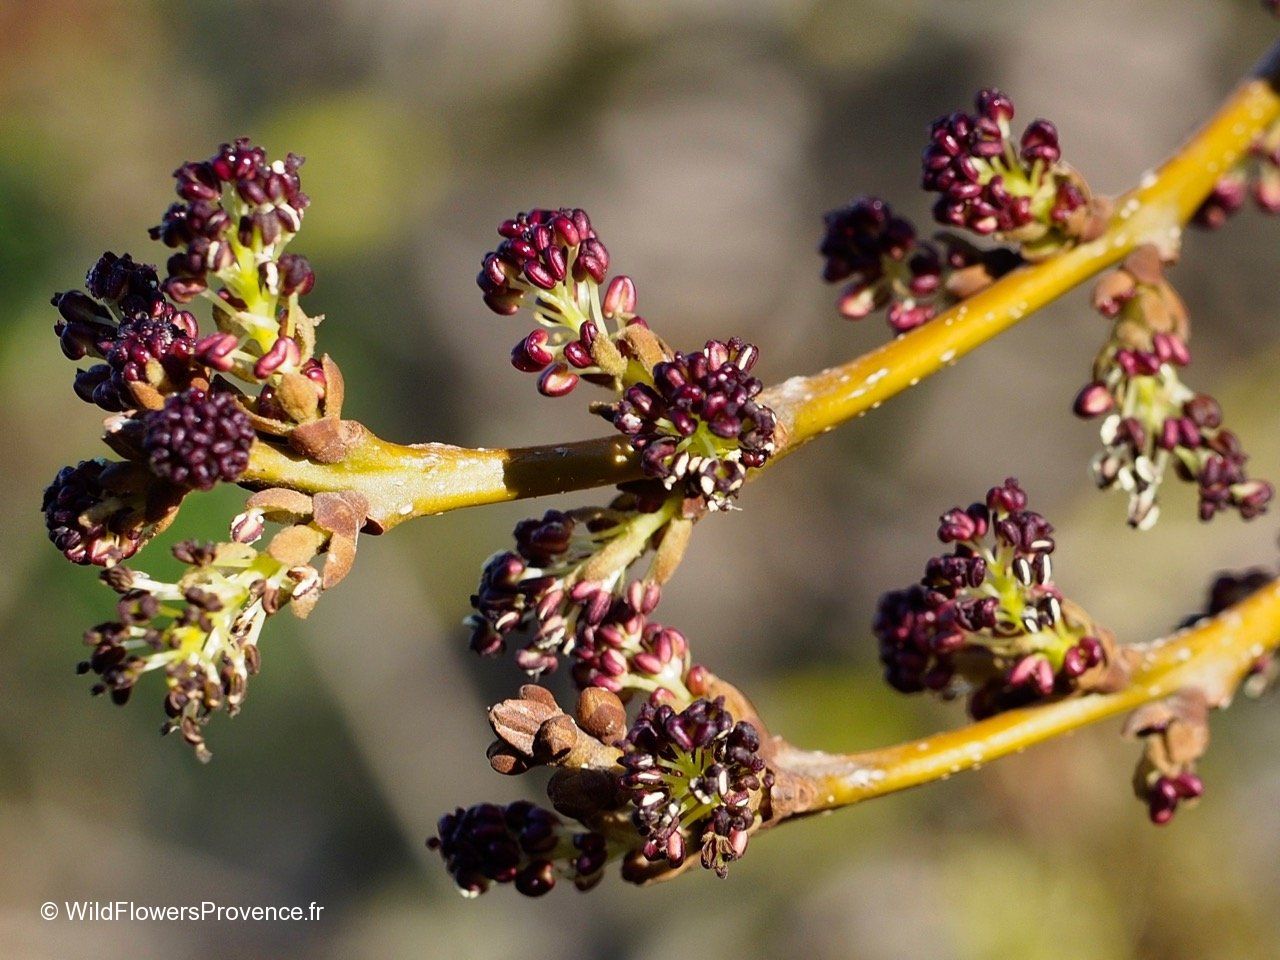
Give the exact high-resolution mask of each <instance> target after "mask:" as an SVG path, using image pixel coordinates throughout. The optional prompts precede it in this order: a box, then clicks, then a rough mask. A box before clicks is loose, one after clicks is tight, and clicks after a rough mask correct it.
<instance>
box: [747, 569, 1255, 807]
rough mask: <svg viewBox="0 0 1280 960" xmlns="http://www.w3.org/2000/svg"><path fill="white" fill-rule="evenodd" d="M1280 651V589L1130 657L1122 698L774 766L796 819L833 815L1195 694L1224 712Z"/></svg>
mask: <svg viewBox="0 0 1280 960" xmlns="http://www.w3.org/2000/svg"><path fill="white" fill-rule="evenodd" d="M1277 645H1280V583H1272V584H1269V585H1268V586H1266V587H1263V588H1262V589H1261V590H1259V591H1257V592H1256V593H1254V594H1253V595H1252V596H1250V597H1248V598H1247V599H1245V600H1243V601H1241V602H1240V603H1238V604H1236V605H1235V606H1233V607H1231V608H1229V609H1227V610H1226V611H1224V612H1223V613H1221V614H1219V615H1218V616H1216V617H1214V618H1212V619H1206V620H1203V621H1201V622H1200V623H1198V624H1196V626H1194V627H1192V628H1190V629H1188V630H1183V631H1180V632H1178V633H1175V634H1173V635H1172V636H1169V637H1165V638H1162V639H1159V640H1154V641H1152V642H1150V643H1146V644H1137V645H1134V646H1131V647H1127V648H1123V649H1124V650H1125V651H1126V654H1127V655H1129V656H1131V657H1132V658H1133V665H1134V669H1133V674H1132V676H1131V678H1130V681H1129V683H1128V684H1127V685H1126V686H1125V687H1124V689H1122V690H1119V691H1117V692H1115V693H1109V694H1087V695H1085V696H1081V697H1075V698H1069V699H1064V700H1060V701H1058V702H1056V703H1051V704H1046V705H1042V706H1032V707H1024V708H1022V709H1017V710H1009V711H1007V712H1005V713H1001V714H998V715H996V716H994V717H991V718H990V719H987V720H982V721H979V722H977V723H972V724H969V725H968V726H965V727H962V728H960V729H957V730H950V731H947V732H945V733H940V734H935V735H933V736H930V737H926V738H924V739H921V740H912V741H908V742H906V743H900V744H897V745H895V746H891V747H884V748H881V749H876V750H868V751H865V752H861V753H853V754H827V753H822V752H819V751H803V750H798V749H796V748H794V747H791V746H790V745H787V744H785V743H780V744H779V746H778V750H777V753H776V754H775V755H774V756H773V758H772V764H773V765H774V767H775V768H776V769H777V770H778V771H780V773H785V774H789V775H791V776H792V777H794V778H795V780H796V781H797V783H799V784H801V785H802V788H801V795H799V796H797V797H796V798H795V800H794V801H793V803H794V806H793V807H792V809H791V810H789V811H788V813H789V815H798V814H803V813H815V812H818V811H821V810H833V809H836V808H839V807H845V806H849V805H851V804H855V803H860V802H861V801H863V800H869V799H871V798H873V797H879V796H883V795H885V794H888V793H896V792H897V791H899V790H906V789H907V788H908V787H914V786H919V785H920V784H923V783H929V782H931V781H934V780H942V779H946V778H947V777H949V776H951V775H952V774H955V773H959V772H961V771H962V770H970V769H974V768H976V767H978V766H979V765H980V764H984V763H989V762H990V761H992V760H997V759H999V758H1001V757H1006V756H1008V755H1009V754H1012V753H1017V752H1019V751H1021V750H1024V749H1025V748H1027V747H1030V746H1033V745H1035V744H1037V743H1042V742H1044V741H1045V740H1050V739H1052V738H1054V737H1058V736H1061V735H1063V734H1065V733H1069V732H1071V731H1072V730H1077V729H1079V728H1081V727H1084V726H1087V725H1089V724H1091V723H1096V722H1097V721H1099V720H1105V719H1106V718H1108V717H1113V716H1115V715H1117V714H1120V713H1124V712H1126V711H1128V710H1132V709H1134V708H1135V707H1138V706H1141V705H1142V704H1144V703H1150V702H1152V701H1155V700H1160V699H1163V698H1164V697H1167V696H1169V695H1170V694H1173V693H1176V692H1177V691H1179V690H1182V689H1184V688H1187V687H1198V688H1200V689H1202V690H1203V691H1204V692H1205V693H1206V695H1207V696H1208V699H1209V701H1210V702H1211V703H1216V704H1221V705H1225V704H1226V703H1227V702H1228V701H1229V700H1230V699H1231V696H1232V695H1233V693H1234V692H1235V690H1236V687H1237V686H1239V684H1240V681H1241V679H1242V678H1243V677H1244V676H1245V674H1246V673H1247V672H1248V671H1249V669H1250V667H1251V666H1252V665H1253V664H1254V663H1256V662H1257V660H1258V658H1259V657H1262V656H1264V655H1265V654H1266V653H1268V652H1269V651H1272V650H1274V649H1275V648H1276V646H1277Z"/></svg>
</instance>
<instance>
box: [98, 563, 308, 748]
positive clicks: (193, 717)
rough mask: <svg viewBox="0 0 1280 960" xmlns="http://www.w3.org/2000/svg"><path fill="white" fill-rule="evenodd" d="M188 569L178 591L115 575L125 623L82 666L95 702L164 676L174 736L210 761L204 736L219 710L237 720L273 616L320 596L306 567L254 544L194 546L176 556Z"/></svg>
mask: <svg viewBox="0 0 1280 960" xmlns="http://www.w3.org/2000/svg"><path fill="white" fill-rule="evenodd" d="M173 553H174V556H175V557H177V558H178V559H179V560H180V561H182V562H183V563H185V564H187V569H186V572H185V573H184V574H183V575H182V576H181V577H180V578H179V579H178V580H176V581H174V582H165V581H160V580H156V579H153V578H152V577H150V576H148V575H147V574H145V573H142V572H140V571H136V570H132V569H129V568H127V567H125V566H115V567H112V568H111V569H109V570H107V571H105V572H104V573H103V580H104V581H105V582H106V583H107V585H108V586H110V587H111V588H112V589H114V590H115V591H116V592H117V593H119V594H120V601H119V603H118V604H117V619H116V620H114V621H111V622H107V623H102V624H99V625H98V626H96V627H94V628H93V629H91V630H89V631H88V632H87V633H86V634H85V643H86V644H88V645H89V646H90V647H92V648H93V652H92V653H91V654H90V656H89V658H88V659H87V660H86V661H84V662H83V663H82V664H81V665H80V670H81V672H83V673H89V672H92V673H94V674H97V676H98V682H97V683H96V684H95V686H94V688H93V692H94V693H109V694H110V696H111V698H112V700H114V701H115V702H116V703H119V704H123V703H126V702H127V701H128V700H129V697H130V694H131V693H132V691H133V688H134V686H135V685H136V684H137V682H138V680H139V679H140V678H141V677H142V676H143V675H144V674H146V673H149V672H151V671H159V672H161V673H162V674H163V676H164V678H165V684H166V686H167V688H168V693H167V695H166V697H165V712H166V713H167V715H168V717H169V719H168V722H167V723H166V724H165V728H164V731H163V732H165V733H169V732H173V731H178V732H179V733H180V734H181V736H182V738H183V739H184V740H185V741H186V742H187V743H189V744H190V745H191V746H192V747H193V748H194V749H195V751H196V755H197V757H199V758H200V759H201V760H207V759H209V757H210V753H209V750H208V748H207V747H206V745H205V741H204V734H203V728H204V725H205V724H206V723H207V722H208V720H209V718H210V717H211V716H212V715H213V714H214V713H215V712H217V711H219V710H225V711H227V712H228V713H229V714H231V715H234V714H235V713H237V712H238V711H239V709H240V705H241V703H242V702H243V700H244V696H245V689H246V684H247V681H248V678H249V676H250V675H252V674H255V673H257V672H258V666H259V663H260V658H259V653H258V636H259V634H260V633H261V631H262V626H263V623H264V622H265V621H266V619H267V617H269V616H270V615H272V614H274V613H275V612H276V611H277V610H279V609H280V608H281V607H282V606H283V605H284V604H286V603H287V602H289V601H290V600H295V601H299V600H302V599H303V598H304V597H306V596H308V595H310V594H313V593H316V592H318V591H319V589H320V577H319V574H318V573H317V572H316V571H315V569H314V568H313V567H311V566H308V565H306V564H297V565H290V564H288V563H285V562H283V561H281V560H279V559H277V558H276V557H274V556H273V555H272V554H271V552H269V551H268V552H263V553H260V552H258V551H256V550H254V549H253V548H252V547H249V546H247V545H245V544H240V543H220V544H200V543H196V542H194V541H184V542H182V543H179V544H177V545H176V546H175V547H174V549H173Z"/></svg>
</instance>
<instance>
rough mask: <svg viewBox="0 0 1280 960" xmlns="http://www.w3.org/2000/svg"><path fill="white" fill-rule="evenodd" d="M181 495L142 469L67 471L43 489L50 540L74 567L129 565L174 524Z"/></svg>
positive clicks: (113, 466) (85, 463) (112, 465)
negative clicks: (140, 550) (143, 547)
mask: <svg viewBox="0 0 1280 960" xmlns="http://www.w3.org/2000/svg"><path fill="white" fill-rule="evenodd" d="M181 499H182V491H181V490H178V489H175V488H174V487H173V486H171V485H170V484H167V483H163V482H160V481H159V480H158V479H157V478H156V477H155V476H154V475H153V474H152V473H151V472H150V471H148V470H147V469H146V468H145V467H144V466H142V465H141V464H137V463H122V462H118V461H110V460H104V459H97V460H82V461H81V462H80V463H78V464H76V465H75V466H74V467H70V466H68V467H63V468H62V469H61V470H60V471H59V472H58V475H57V476H56V477H54V479H53V482H52V483H51V484H49V486H48V487H47V488H46V489H45V492H44V502H43V504H42V509H43V512H44V518H45V526H46V527H47V528H48V531H49V539H50V540H51V541H52V542H53V545H54V546H55V547H57V548H58V550H59V551H61V553H62V555H63V556H64V557H66V558H67V559H68V560H70V561H71V562H72V563H78V564H95V565H97V566H110V565H111V564H114V563H119V562H120V561H121V560H127V559H128V558H129V557H131V556H133V555H134V554H135V553H137V552H138V550H139V549H141V547H142V545H143V544H144V543H146V542H147V541H148V540H150V539H151V538H152V537H153V536H155V535H156V534H157V533H158V532H160V530H162V529H163V528H164V527H165V526H166V525H167V524H168V522H169V521H170V520H171V519H172V518H173V515H174V513H175V512H176V510H177V507H178V503H179V501H180V500H181Z"/></svg>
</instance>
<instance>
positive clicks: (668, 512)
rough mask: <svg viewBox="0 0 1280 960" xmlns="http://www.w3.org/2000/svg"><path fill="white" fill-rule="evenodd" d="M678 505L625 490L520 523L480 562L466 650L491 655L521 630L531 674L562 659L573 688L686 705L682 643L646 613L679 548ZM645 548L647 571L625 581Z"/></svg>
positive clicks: (520, 655) (687, 669)
mask: <svg viewBox="0 0 1280 960" xmlns="http://www.w3.org/2000/svg"><path fill="white" fill-rule="evenodd" d="M642 507H645V508H647V507H653V509H642ZM677 507H678V503H677V501H675V500H672V499H667V500H662V501H659V502H658V504H656V505H652V504H637V503H636V502H635V501H634V498H631V497H628V496H625V495H624V496H622V497H620V498H618V500H616V501H615V504H614V506H612V507H609V508H594V507H586V508H580V509H577V510H571V511H567V512H561V511H559V510H549V511H547V513H546V514H544V515H543V516H542V517H541V518H540V519H529V520H524V521H521V522H520V523H519V524H517V525H516V529H515V549H514V550H506V551H502V552H500V553H497V554H494V555H493V556H492V557H490V558H489V560H488V561H487V562H486V564H485V567H484V570H483V572H482V573H481V578H480V585H479V587H478V588H477V591H476V593H475V594H474V595H473V596H472V597H471V605H472V607H473V608H474V610H475V612H474V613H473V614H472V615H471V616H469V617H468V618H467V620H466V621H465V623H466V625H467V626H468V627H470V628H471V631H472V633H471V648H472V649H473V650H475V651H476V652H477V653H480V654H481V655H483V656H496V655H497V654H499V653H501V652H502V651H503V650H504V649H505V647H506V644H507V640H508V638H509V637H510V636H512V635H513V634H516V633H523V634H526V635H527V636H528V640H527V643H526V644H525V646H524V647H523V648H522V649H520V650H519V651H518V652H517V653H516V663H517V665H518V666H519V667H520V668H521V669H523V670H524V671H526V672H527V673H529V674H530V675H531V676H535V677H536V676H538V675H540V674H543V673H548V672H551V671H553V670H555V669H556V668H557V667H558V666H559V658H560V657H561V656H567V657H569V659H570V661H571V662H572V673H573V678H574V681H575V683H577V685H578V686H579V687H581V688H586V687H592V686H595V687H603V688H604V689H606V690H610V691H612V692H614V693H618V694H621V695H624V696H630V695H632V694H633V693H636V692H641V693H643V694H645V695H646V696H649V697H652V698H654V699H657V700H661V699H665V698H674V699H675V700H676V701H677V702H684V703H687V702H689V701H690V700H691V699H692V698H693V697H692V694H691V693H690V690H689V686H690V684H691V683H693V684H694V685H695V686H696V677H697V673H696V672H695V671H696V668H695V666H694V665H693V664H692V663H691V662H690V658H689V645H688V642H687V641H686V640H685V638H684V635H683V634H681V633H680V632H679V631H677V630H674V629H672V628H670V627H666V626H663V625H662V624H659V623H657V622H655V621H653V620H652V619H651V614H652V613H653V611H654V610H655V609H656V608H657V606H658V602H659V600H660V599H661V582H660V578H661V577H662V576H664V575H665V574H664V573H663V572H662V571H663V570H669V569H673V568H674V563H675V562H676V561H677V560H678V558H677V557H675V556H674V555H673V554H674V553H675V552H679V551H682V550H683V541H682V538H681V536H680V534H679V533H676V534H673V533H672V529H673V524H674V525H675V526H676V527H677V528H678V527H679V526H681V525H683V524H685V523H687V521H684V520H682V519H680V518H678V517H677V515H676V514H677ZM650 550H653V551H654V558H653V561H652V563H651V565H650V570H649V573H648V574H647V575H646V576H645V577H643V578H641V579H634V580H629V579H628V576H627V575H628V571H629V570H630V568H631V567H632V566H633V565H634V564H636V563H637V562H638V561H639V560H640V559H641V558H642V557H643V556H644V555H645V554H646V553H647V552H649V551H650ZM691 677H693V678H695V680H691V679H690V678H691Z"/></svg>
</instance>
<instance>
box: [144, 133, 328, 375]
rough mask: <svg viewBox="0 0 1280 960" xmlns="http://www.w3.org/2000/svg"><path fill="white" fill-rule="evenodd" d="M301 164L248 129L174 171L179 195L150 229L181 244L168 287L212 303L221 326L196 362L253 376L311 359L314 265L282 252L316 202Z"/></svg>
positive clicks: (295, 368) (168, 242)
mask: <svg viewBox="0 0 1280 960" xmlns="http://www.w3.org/2000/svg"><path fill="white" fill-rule="evenodd" d="M302 163H303V159H302V157H299V156H297V155H296V154H293V153H290V154H288V155H287V156H286V157H285V159H283V160H274V161H273V160H269V159H268V157H267V154H266V151H264V150H263V149H262V148H261V147H258V146H255V145H254V144H253V143H252V142H250V141H249V140H248V139H245V138H240V139H238V140H236V141H234V142H232V143H224V144H223V145H222V146H221V147H220V148H219V150H218V152H217V153H216V154H214V155H213V156H212V157H210V158H209V159H208V160H202V161H190V162H187V163H184V164H183V165H182V166H181V167H179V168H178V169H177V170H176V171H174V178H175V179H176V180H177V193H178V196H179V198H180V199H179V202H177V203H174V204H172V205H171V206H170V207H169V209H168V210H167V211H165V214H164V216H163V218H162V219H161V222H160V224H159V225H157V226H155V227H153V228H152V229H151V237H152V239H155V240H159V241H161V242H162V243H164V244H165V246H168V247H171V248H175V249H176V251H177V252H175V253H174V254H173V255H172V256H171V257H170V258H169V261H168V264H167V271H168V276H167V277H166V279H165V280H164V282H163V284H162V288H163V290H164V291H165V292H166V293H167V294H168V295H169V296H170V297H172V298H173V299H174V300H176V301H178V302H180V303H188V302H190V301H192V300H195V299H196V298H197V297H204V298H207V299H210V300H212V301H213V303H214V310H213V317H214V320H215V322H216V324H217V326H218V332H217V333H214V334H210V335H209V336H206V337H203V338H201V339H200V340H199V341H198V342H197V343H196V354H197V356H198V357H199V359H200V361H201V362H202V363H205V364H207V365H208V366H210V367H212V368H213V369H215V370H218V371H219V372H222V373H231V374H234V375H235V376H237V377H239V378H240V379H242V380H245V381H247V382H250V383H258V382H261V381H272V382H274V380H275V379H277V378H278V377H279V376H280V375H283V374H289V373H297V372H299V371H300V370H302V369H303V368H304V367H305V365H306V364H307V362H308V361H309V360H310V359H311V353H312V348H313V345H314V344H313V341H314V337H315V333H314V327H315V324H316V322H317V318H312V317H308V316H307V315H306V313H305V312H304V311H303V310H302V309H301V307H300V306H299V303H298V300H299V298H300V297H302V296H304V295H305V294H307V293H309V292H310V291H311V289H312V288H313V287H314V286H315V273H314V271H313V270H312V269H311V265H310V263H309V262H308V261H307V259H306V258H305V257H302V256H300V255H298V254H295V253H287V252H285V248H286V247H287V246H288V245H289V243H290V242H291V241H292V240H293V238H294V236H295V235H296V234H297V233H298V231H299V230H300V229H301V227H302V218H303V214H304V212H305V210H306V208H307V207H308V206H309V205H310V200H309V198H308V197H307V195H306V194H305V193H303V192H302V184H301V180H300V178H299V175H298V171H299V168H300V167H301V166H302Z"/></svg>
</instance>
